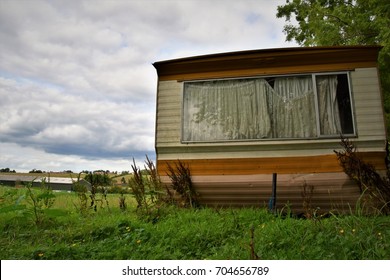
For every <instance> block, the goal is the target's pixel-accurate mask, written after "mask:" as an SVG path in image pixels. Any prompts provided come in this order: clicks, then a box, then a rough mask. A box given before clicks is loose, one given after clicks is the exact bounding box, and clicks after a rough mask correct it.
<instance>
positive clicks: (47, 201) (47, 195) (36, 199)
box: [26, 179, 55, 225]
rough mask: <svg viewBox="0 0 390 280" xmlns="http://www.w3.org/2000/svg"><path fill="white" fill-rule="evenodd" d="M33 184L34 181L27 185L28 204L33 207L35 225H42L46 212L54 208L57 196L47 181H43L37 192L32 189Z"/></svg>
mask: <svg viewBox="0 0 390 280" xmlns="http://www.w3.org/2000/svg"><path fill="white" fill-rule="evenodd" d="M33 183H34V180H33V181H32V182H31V183H28V184H27V185H26V188H27V193H26V197H27V202H28V203H29V204H30V205H31V206H32V207H31V212H32V213H33V221H34V223H35V225H41V224H42V223H43V220H44V218H45V210H46V209H49V208H51V207H52V206H53V203H54V200H55V195H54V194H53V190H52V189H51V188H50V186H48V185H47V183H46V179H42V181H41V186H40V189H39V190H36V191H33V189H32V185H33ZM49 183H50V179H49Z"/></svg>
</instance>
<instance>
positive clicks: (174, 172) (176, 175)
mask: <svg viewBox="0 0 390 280" xmlns="http://www.w3.org/2000/svg"><path fill="white" fill-rule="evenodd" d="M167 175H168V176H169V178H170V179H171V181H172V189H173V190H174V191H175V192H177V193H178V194H179V195H180V197H181V204H182V206H184V207H190V208H197V207H199V206H200V204H199V199H198V194H197V192H196V190H195V188H194V186H193V184H192V179H191V172H190V169H189V168H188V167H187V166H185V165H184V163H183V162H181V161H180V160H179V161H178V163H176V164H175V167H173V166H172V165H170V164H168V174H167Z"/></svg>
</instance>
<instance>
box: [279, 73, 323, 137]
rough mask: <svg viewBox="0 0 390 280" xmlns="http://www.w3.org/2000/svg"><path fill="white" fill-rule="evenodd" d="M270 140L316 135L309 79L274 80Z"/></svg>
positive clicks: (289, 78) (285, 78) (310, 81)
mask: <svg viewBox="0 0 390 280" xmlns="http://www.w3.org/2000/svg"><path fill="white" fill-rule="evenodd" d="M273 99H274V102H273V104H272V105H271V107H272V110H273V120H274V126H273V127H274V135H273V137H274V138H310V137H314V136H316V135H317V125H316V111H315V106H314V90H313V82H312V78H311V76H300V77H283V78H276V79H275V86H274V93H273Z"/></svg>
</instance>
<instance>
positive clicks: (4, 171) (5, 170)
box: [0, 167, 16, 173]
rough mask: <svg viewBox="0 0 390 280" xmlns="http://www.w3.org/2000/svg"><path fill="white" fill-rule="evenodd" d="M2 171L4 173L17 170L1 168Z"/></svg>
mask: <svg viewBox="0 0 390 280" xmlns="http://www.w3.org/2000/svg"><path fill="white" fill-rule="evenodd" d="M0 172H2V173H16V171H15V170H11V169H10V168H8V167H7V168H1V169H0Z"/></svg>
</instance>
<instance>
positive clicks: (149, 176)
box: [129, 156, 165, 222]
mask: <svg viewBox="0 0 390 280" xmlns="http://www.w3.org/2000/svg"><path fill="white" fill-rule="evenodd" d="M131 168H132V169H133V177H132V178H131V179H130V180H129V187H130V189H131V190H132V194H133V196H134V198H135V200H136V202H137V213H138V214H139V215H140V216H141V217H143V218H145V219H146V220H148V221H153V222H155V221H157V220H158V218H159V216H160V208H161V206H162V204H163V203H165V199H164V197H165V192H163V191H162V183H161V181H160V177H159V176H158V174H157V170H156V167H155V165H154V163H153V162H152V161H151V160H150V159H149V158H148V157H147V156H146V161H145V171H143V170H141V169H140V168H139V167H138V166H137V165H136V163H135V160H134V158H133V164H132V165H131Z"/></svg>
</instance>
